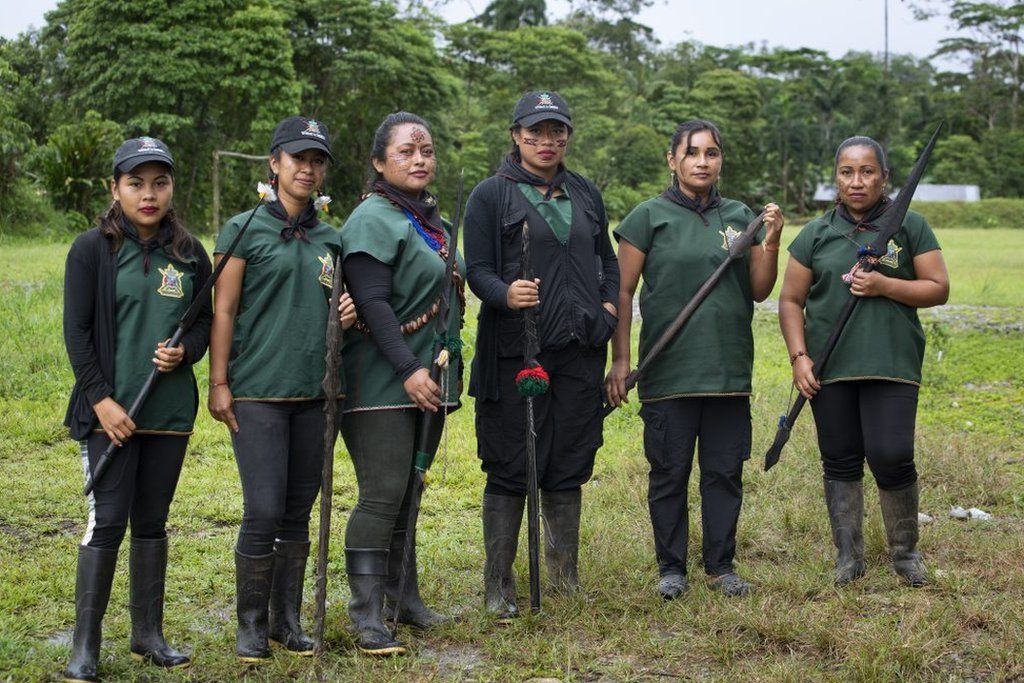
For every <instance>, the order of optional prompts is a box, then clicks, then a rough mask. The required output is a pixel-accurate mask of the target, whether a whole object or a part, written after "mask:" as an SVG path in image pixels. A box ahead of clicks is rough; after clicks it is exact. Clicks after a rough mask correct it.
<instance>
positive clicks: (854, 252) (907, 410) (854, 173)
mask: <svg viewBox="0 0 1024 683" xmlns="http://www.w3.org/2000/svg"><path fill="white" fill-rule="evenodd" d="M888 179H889V165H888V162H887V161H886V157H885V151H884V150H883V149H882V146H881V145H879V144H878V143H877V142H875V141H874V140H872V139H871V138H868V137H863V136H858V137H852V138H849V139H848V140H845V141H844V142H843V143H842V144H840V145H839V148H838V149H837V150H836V157H835V182H836V189H837V196H836V206H835V208H832V209H830V210H829V211H827V212H826V213H825V214H824V215H823V216H821V217H819V218H816V219H815V220H813V221H811V222H810V223H808V224H807V225H806V226H804V228H803V230H801V232H800V234H799V235H797V237H796V239H795V240H793V243H792V244H791V245H790V246H789V254H790V256H789V263H788V265H787V266H786V277H785V280H784V281H783V284H782V292H781V294H780V296H779V324H780V325H781V326H782V334H783V336H784V337H785V339H786V346H787V347H788V348H789V358H790V362H791V364H792V365H793V384H794V385H796V388H797V389H799V391H800V393H801V394H803V395H804V396H805V397H806V398H808V399H810V401H811V410H812V411H813V412H814V422H815V425H816V426H817V431H818V448H819V450H820V451H821V462H822V466H823V468H824V475H825V476H824V479H825V503H826V506H827V508H828V516H829V523H830V524H831V527H832V542H833V544H834V545H835V547H836V569H835V583H836V584H837V585H843V584H847V583H849V582H851V581H853V580H854V579H856V578H858V577H859V576H861V575H862V574H863V573H864V538H863V534H862V531H861V528H862V522H863V518H864V494H863V487H862V485H861V480H862V478H863V476H864V461H865V460H866V461H867V463H868V467H869V468H870V469H871V473H872V474H873V475H874V477H875V483H876V484H877V485H878V499H879V503H880V504H881V508H882V520H883V522H884V524H885V535H886V540H887V542H888V545H889V553H890V556H891V560H892V567H893V569H894V570H895V572H896V574H897V575H899V576H900V577H901V578H902V579H903V580H904V581H906V582H907V583H908V584H910V585H911V586H920V585H922V584H924V583H925V581H926V580H927V574H926V571H925V566H924V562H923V561H922V559H921V554H920V553H919V552H918V551H917V541H918V524H917V512H918V483H917V469H916V468H915V466H914V423H915V419H916V412H917V396H918V391H919V388H920V384H921V364H922V361H923V359H924V346H925V336H924V331H923V330H922V328H921V323H920V321H919V320H918V317H917V309H918V308H926V307H928V306H937V305H939V304H943V303H945V302H946V299H947V298H948V296H949V276H948V274H947V273H946V265H945V262H944V261H943V259H942V252H941V251H940V250H939V243H938V241H937V240H936V239H935V234H934V233H933V232H932V229H931V227H929V225H928V223H927V221H925V219H924V218H923V217H922V216H921V215H920V214H917V213H915V212H913V211H908V212H907V216H906V218H905V219H904V221H903V225H902V227H901V228H900V230H899V231H898V232H897V233H896V234H895V235H894V236H893V238H892V239H891V240H889V243H888V245H887V247H888V248H887V251H886V254H885V255H884V256H882V257H880V258H879V259H878V263H877V265H876V266H875V268H874V270H872V271H870V272H863V271H860V270H857V269H856V268H854V269H853V270H851V267H852V266H854V265H855V264H856V263H857V260H858V250H859V249H860V248H861V247H862V246H866V245H868V244H871V243H872V242H874V241H875V239H876V233H877V232H878V228H877V227H875V226H874V225H873V224H872V223H873V221H875V220H876V219H877V218H878V216H879V215H880V214H881V213H882V212H883V211H884V210H885V209H886V206H887V205H888V203H889V200H888V198H887V197H886V195H885V186H886V182H887V181H888ZM850 294H853V295H854V296H856V297H861V298H862V299H861V301H860V303H859V304H858V306H857V308H856V309H855V310H854V313H853V316H852V317H851V318H850V321H849V324H847V325H846V327H845V328H844V330H843V333H842V335H841V336H840V337H839V341H838V342H837V344H836V347H835V349H834V350H833V352H832V355H831V356H829V359H828V364H827V366H826V367H825V371H824V373H823V374H822V376H821V377H820V378H818V379H815V377H814V373H813V370H812V368H813V366H814V358H815V354H817V353H819V352H820V351H821V349H822V348H823V347H824V345H825V340H826V338H827V337H828V335H829V333H830V332H831V330H832V327H833V326H834V324H835V321H836V319H837V318H838V317H839V312H840V311H841V310H842V308H843V306H844V305H845V304H846V302H847V300H848V299H849V295H850Z"/></svg>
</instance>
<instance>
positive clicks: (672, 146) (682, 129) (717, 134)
mask: <svg viewBox="0 0 1024 683" xmlns="http://www.w3.org/2000/svg"><path fill="white" fill-rule="evenodd" d="M705 130H706V131H707V132H709V133H711V138H712V139H713V140H714V141H715V144H716V145H718V149H720V150H722V151H723V152H724V151H725V147H724V146H723V145H722V131H720V130H718V126H716V125H715V124H713V123H711V122H710V121H707V120H705V119H690V120H689V121H683V122H682V123H680V124H679V125H678V126H676V130H675V132H674V133H672V140H671V141H669V144H668V151H669V154H671V155H672V156H675V155H676V152H677V151H678V150H679V145H681V144H683V142H684V141H685V143H686V148H687V149H689V148H690V140H691V139H692V138H693V134H694V133H700V132H701V131H705Z"/></svg>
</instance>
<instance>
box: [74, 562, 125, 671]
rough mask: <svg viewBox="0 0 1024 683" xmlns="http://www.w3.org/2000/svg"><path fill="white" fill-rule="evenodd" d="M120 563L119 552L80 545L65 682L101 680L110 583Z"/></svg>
mask: <svg viewBox="0 0 1024 683" xmlns="http://www.w3.org/2000/svg"><path fill="white" fill-rule="evenodd" d="M116 566H117V551H116V550H103V549H101V548H91V547H89V546H87V545H81V546H78V570H77V575H76V577H75V632H74V636H73V638H72V642H71V660H70V661H69V662H68V668H67V669H65V671H64V680H65V681H87V682H88V683H93V682H94V681H98V680H100V677H99V674H98V672H97V666H98V663H99V659H100V642H101V641H102V639H103V615H104V614H105V613H106V611H107V603H108V602H109V601H110V584H111V583H112V582H113V580H114V568H115V567H116Z"/></svg>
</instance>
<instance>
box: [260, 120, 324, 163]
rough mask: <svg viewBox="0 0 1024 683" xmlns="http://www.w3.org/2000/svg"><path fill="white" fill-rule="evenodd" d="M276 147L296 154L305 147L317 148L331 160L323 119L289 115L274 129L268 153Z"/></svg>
mask: <svg viewBox="0 0 1024 683" xmlns="http://www.w3.org/2000/svg"><path fill="white" fill-rule="evenodd" d="M278 148H280V149H283V150H284V151H286V152H288V153H289V154H298V153H299V152H302V151H305V150H307V149H318V150H320V151H322V152H324V153H325V154H326V155H327V156H328V157H330V159H331V161H334V156H332V155H331V140H330V136H329V134H328V132H327V126H326V125H324V122H323V121H317V120H316V119H307V118H306V117H305V116H289V117H288V118H286V119H285V120H284V121H282V122H281V123H279V124H277V128H275V129H274V138H273V140H271V142H270V153H271V154H273V153H274V152H275V151H276V150H277V149H278Z"/></svg>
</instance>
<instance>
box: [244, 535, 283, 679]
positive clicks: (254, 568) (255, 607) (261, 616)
mask: <svg viewBox="0 0 1024 683" xmlns="http://www.w3.org/2000/svg"><path fill="white" fill-rule="evenodd" d="M273 575H274V553H267V554H266V555H243V554H242V553H240V552H238V551H237V550H236V551H235V601H236V604H237V613H238V631H237V633H236V636H235V653H236V654H237V655H238V661H240V662H246V663H250V664H253V663H258V662H262V661H265V660H267V659H269V658H270V645H269V643H268V641H267V633H268V607H269V604H270V586H271V583H272V581H273Z"/></svg>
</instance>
